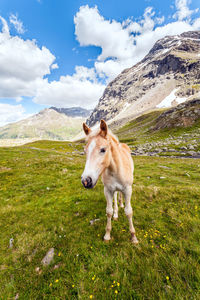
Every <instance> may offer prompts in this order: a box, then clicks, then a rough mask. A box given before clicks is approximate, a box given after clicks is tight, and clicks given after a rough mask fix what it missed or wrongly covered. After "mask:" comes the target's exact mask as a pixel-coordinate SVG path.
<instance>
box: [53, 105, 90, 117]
mask: <svg viewBox="0 0 200 300" xmlns="http://www.w3.org/2000/svg"><path fill="white" fill-rule="evenodd" d="M50 109H54V110H55V111H57V112H58V113H61V114H65V115H66V116H68V117H73V118H75V117H82V118H87V117H88V116H89V115H90V114H91V112H92V110H88V109H85V108H82V107H70V108H57V107H54V106H52V107H50Z"/></svg>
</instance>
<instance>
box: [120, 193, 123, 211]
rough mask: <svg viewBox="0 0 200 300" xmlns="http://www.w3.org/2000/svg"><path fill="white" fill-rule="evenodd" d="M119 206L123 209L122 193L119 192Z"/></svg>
mask: <svg viewBox="0 0 200 300" xmlns="http://www.w3.org/2000/svg"><path fill="white" fill-rule="evenodd" d="M119 206H120V207H122V208H123V207H124V203H123V196H122V192H119Z"/></svg>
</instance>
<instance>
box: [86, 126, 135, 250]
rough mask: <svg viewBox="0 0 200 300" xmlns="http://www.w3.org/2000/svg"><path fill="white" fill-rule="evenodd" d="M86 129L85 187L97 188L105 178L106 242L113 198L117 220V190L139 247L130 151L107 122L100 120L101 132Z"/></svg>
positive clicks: (108, 238)
mask: <svg viewBox="0 0 200 300" xmlns="http://www.w3.org/2000/svg"><path fill="white" fill-rule="evenodd" d="M83 129H84V131H85V134H86V140H87V145H86V147H85V152H86V156H87V159H86V165H85V169H84V172H83V174H82V176H81V181H82V184H83V186H84V187H85V188H87V189H90V188H93V187H94V186H95V185H96V183H97V180H98V178H99V176H100V175H101V177H102V181H103V184H104V194H105V197H106V200H107V207H106V213H107V226H106V234H105V236H104V240H105V241H109V240H110V232H111V218H112V215H113V196H114V219H117V218H118V206H117V191H120V192H121V193H123V195H124V198H125V214H126V215H127V217H128V220H129V229H130V232H131V239H132V242H133V243H135V244H137V243H138V240H137V238H136V235H135V229H134V227H133V221H132V214H133V212H132V207H131V194H132V184H133V170H134V166H133V160H132V157H131V154H130V148H129V147H128V146H127V145H126V144H121V143H119V141H118V139H117V137H116V136H114V135H113V134H112V133H111V132H110V131H109V130H108V127H107V124H106V122H105V121H104V120H101V123H100V129H99V130H97V131H92V130H91V129H90V128H89V127H87V125H86V124H85V123H83ZM121 193H120V194H121ZM120 196H121V195H120ZM120 204H121V206H122V200H121V201H120Z"/></svg>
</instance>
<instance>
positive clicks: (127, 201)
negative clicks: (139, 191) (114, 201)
mask: <svg viewBox="0 0 200 300" xmlns="http://www.w3.org/2000/svg"><path fill="white" fill-rule="evenodd" d="M131 195H132V187H131V186H128V187H127V188H126V189H125V191H124V197H125V214H126V216H127V217H128V221H129V230H130V232H131V240H132V242H133V243H134V244H138V239H137V237H136V235H135V228H134V226H133V220H132V216H133V210H132V207H131Z"/></svg>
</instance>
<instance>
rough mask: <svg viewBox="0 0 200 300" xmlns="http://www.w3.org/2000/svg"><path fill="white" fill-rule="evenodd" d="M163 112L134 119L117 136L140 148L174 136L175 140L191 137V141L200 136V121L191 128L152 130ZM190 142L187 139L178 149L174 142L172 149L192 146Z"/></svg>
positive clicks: (198, 148)
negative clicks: (186, 136) (184, 136)
mask: <svg viewBox="0 0 200 300" xmlns="http://www.w3.org/2000/svg"><path fill="white" fill-rule="evenodd" d="M163 111H164V110H157V111H153V112H150V113H147V114H144V115H142V116H141V117H138V118H137V119H134V120H133V121H131V122H129V123H127V124H126V125H125V126H123V127H121V128H120V129H119V130H117V131H116V134H117V135H118V137H119V138H120V140H121V141H122V142H124V143H127V144H128V145H130V146H138V145H142V144H144V143H151V142H157V141H165V140H166V139H167V138H169V137H172V136H173V137H174V140H176V138H179V137H180V136H182V135H185V134H187V135H189V136H191V140H192V139H195V136H199V134H200V119H199V120H197V121H196V122H195V124H193V125H192V126H189V127H185V128H183V127H174V128H166V129H161V130H156V131H153V130H152V129H151V128H153V127H154V126H155V124H156V119H157V117H158V116H159V115H160V114H161V113H162V112H163ZM190 142H191V141H190V138H187V140H183V143H181V144H180V145H179V146H178V147H177V145H175V144H174V143H173V142H172V143H171V147H173V148H175V149H178V148H180V147H181V146H184V145H187V144H190ZM169 147H170V145H169ZM197 150H198V151H200V144H199V146H198V147H197ZM161 155H162V154H161ZM165 155H166V153H165ZM169 155H170V154H169Z"/></svg>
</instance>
